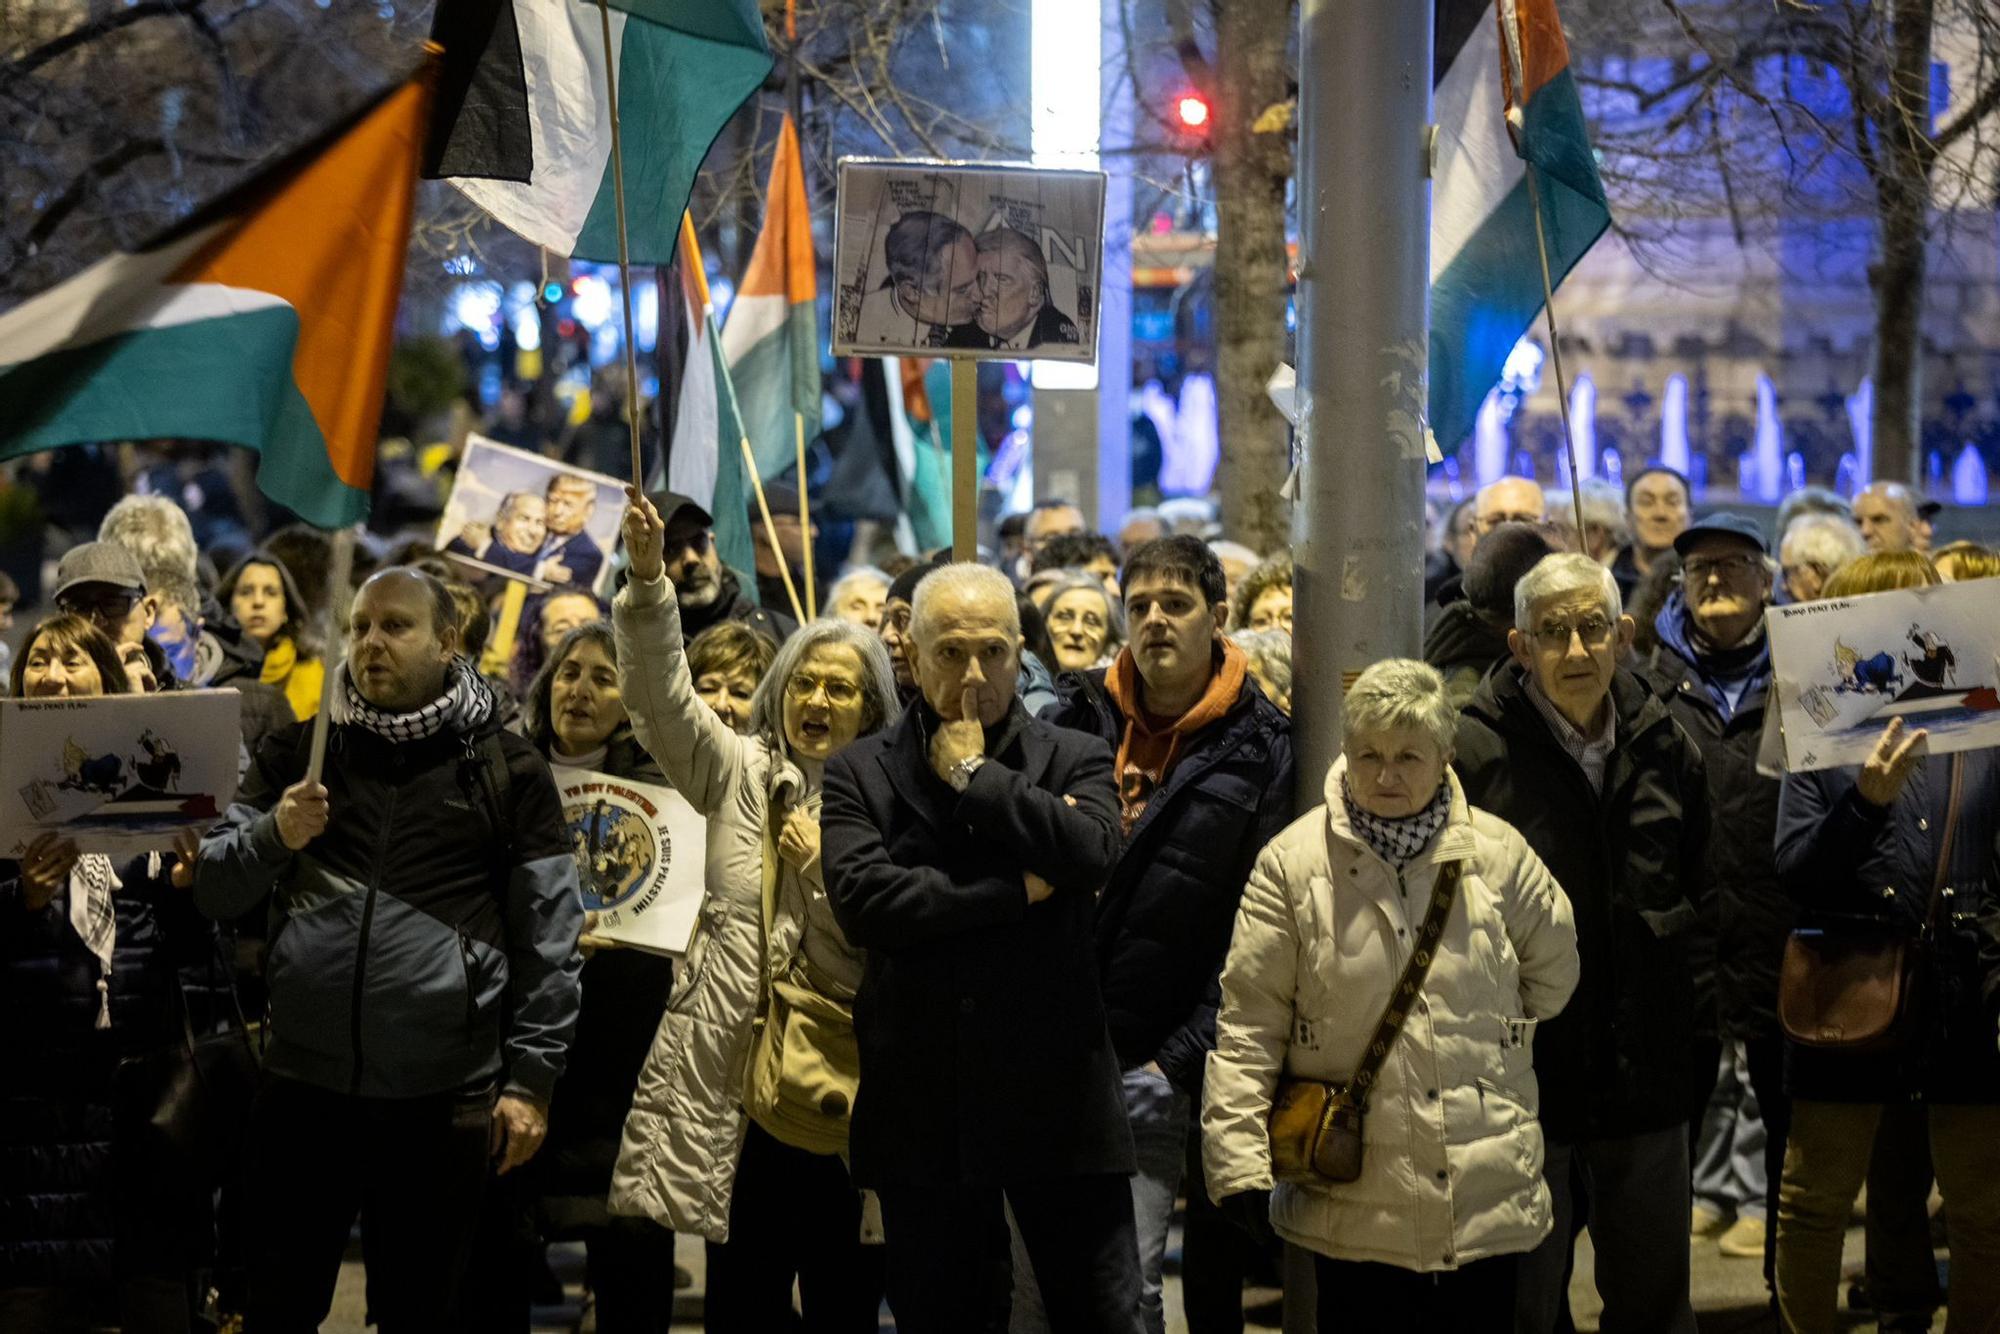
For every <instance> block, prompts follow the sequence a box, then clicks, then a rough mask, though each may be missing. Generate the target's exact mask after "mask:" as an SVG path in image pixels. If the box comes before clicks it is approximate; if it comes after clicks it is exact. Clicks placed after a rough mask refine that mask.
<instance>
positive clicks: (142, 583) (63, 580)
mask: <svg viewBox="0 0 2000 1334" xmlns="http://www.w3.org/2000/svg"><path fill="white" fill-rule="evenodd" d="M85 584H110V585H112V586H113V587H115V588H122V589H125V590H126V591H127V592H130V593H136V594H139V595H141V596H143V595H144V594H145V592H146V575H145V572H144V571H143V570H141V569H140V568H139V558H138V557H136V556H134V555H133V554H132V553H131V552H130V551H127V550H126V549H125V548H124V547H122V546H120V545H119V544H118V543H116V542H85V543H83V544H82V545H81V546H74V547H71V548H70V549H69V551H68V552H66V553H65V554H64V556H63V558H62V559H61V560H60V561H58V562H56V591H55V600H56V601H58V602H60V601H62V598H63V595H64V594H65V593H68V592H70V591H71V590H72V589H76V588H81V587H82V586H84V585H85Z"/></svg>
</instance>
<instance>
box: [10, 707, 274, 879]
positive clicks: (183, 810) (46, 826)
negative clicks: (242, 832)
mask: <svg viewBox="0 0 2000 1334" xmlns="http://www.w3.org/2000/svg"><path fill="white" fill-rule="evenodd" d="M238 715H239V704H238V697H237V693H236V692H235V691H234V690H175V691H168V692H165V693H161V694H155V695H99V696H92V697H90V698H79V699H70V698H49V699H0V857H18V856H19V855H20V854H21V853H22V852H23V851H24V850H25V849H26V848H27V846H28V844H30V843H32V842H34V840H35V839H36V838H38V837H40V836H41V835H42V834H44V833H47V832H50V831H55V832H57V833H60V834H62V835H63V836H64V837H66V838H70V839H73V840H75V842H76V845H77V846H78V847H79V848H81V849H82V850H83V851H85V852H102V853H107V854H111V855H113V856H131V855H132V854H134V853H139V852H148V851H152V850H155V849H164V848H169V847H172V846H173V841H174V835H175V834H176V833H178V832H179V831H180V830H182V829H189V828H194V829H202V830H206V829H208V828H209V827H210V826H212V825H214V824H215V823H216V822H217V821H218V820H220V819H221V818H222V813H223V811H224V810H226V809H227V808H228V806H229V803H230V802H232V801H234V800H235V799H236V766H237V759H238V756H239V754H240V751H241V745H242V727H241V723H240V720H239V716H238Z"/></svg>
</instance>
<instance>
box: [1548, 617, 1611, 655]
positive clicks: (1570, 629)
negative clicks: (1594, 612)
mask: <svg viewBox="0 0 2000 1334" xmlns="http://www.w3.org/2000/svg"><path fill="white" fill-rule="evenodd" d="M1571 637H1575V638H1578V639H1581V640H1582V641H1583V646H1584V647H1585V648H1602V647H1603V646H1604V645H1605V644H1606V643H1607V642H1609V641H1610V639H1611V621H1610V618H1608V617H1604V616H1585V617H1583V618H1582V619H1581V620H1576V621H1556V620H1549V621H1543V622H1542V624H1541V626H1540V627H1539V628H1538V629H1536V631H1535V638H1536V640H1537V641H1539V642H1540V644H1541V645H1542V647H1543V648H1568V647H1569V641H1570V639H1571Z"/></svg>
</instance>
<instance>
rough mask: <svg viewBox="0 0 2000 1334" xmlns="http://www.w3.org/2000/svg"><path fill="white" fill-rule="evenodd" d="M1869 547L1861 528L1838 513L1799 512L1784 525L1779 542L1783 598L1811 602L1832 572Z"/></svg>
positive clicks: (1831, 575) (1824, 585) (1817, 595)
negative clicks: (1782, 575)
mask: <svg viewBox="0 0 2000 1334" xmlns="http://www.w3.org/2000/svg"><path fill="white" fill-rule="evenodd" d="M1867 550H1868V544H1867V543H1866V542H1865V541H1863V540H1862V537H1861V530H1860V529H1859V528H1856V527H1855V526H1854V523H1853V521H1852V520H1851V519H1848V518H1847V517H1846V516H1845V515H1840V514H1801V515H1799V517H1798V518H1796V519H1793V520H1792V521H1791V523H1789V524H1788V525H1786V527H1785V535H1784V537H1783V539H1782V540H1781V541H1780V542H1779V543H1778V564H1779V566H1780V567H1781V568H1782V570H1783V573H1784V576H1785V583H1784V593H1785V596H1784V599H1783V600H1784V601H1786V602H1811V601H1812V600H1813V599H1815V598H1817V597H1819V596H1820V591H1821V590H1822V589H1824V588H1825V587H1826V581H1827V580H1828V579H1830V578H1832V577H1833V572H1834V571H1835V570H1838V569H1839V568H1840V567H1841V566H1843V565H1845V564H1847V563H1848V562H1849V561H1851V560H1853V559H1855V558H1856V557H1857V556H1860V555H1861V554H1862V553H1864V552H1866V551H1867Z"/></svg>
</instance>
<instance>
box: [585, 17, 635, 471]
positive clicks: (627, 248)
mask: <svg viewBox="0 0 2000 1334" xmlns="http://www.w3.org/2000/svg"><path fill="white" fill-rule="evenodd" d="M597 17H598V21H599V25H600V27H601V28H602V30H603V33H604V92H605V96H606V97H607V98H608V99H609V100H610V103H611V198H612V201H613V203H615V204H616V205H617V209H616V212H617V214H618V294H619V296H621V297H622V298H624V302H625V423H626V425H627V426H628V427H629V428H630V429H631V432H632V485H633V486H635V487H637V488H639V489H640V490H641V491H644V490H645V489H646V476H645V470H644V468H643V466H642V465H641V463H640V460H639V349H638V346H637V344H636V342H635V341H634V340H635V335H634V333H633V330H632V249H631V244H630V242H629V240H628V239H627V236H626V231H625V149H624V145H623V143H622V142H621V141H620V138H619V132H618V55H617V53H616V52H615V51H613V50H612V49H611V6H610V5H609V4H608V3H607V0H597Z"/></svg>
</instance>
